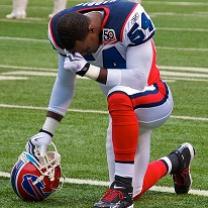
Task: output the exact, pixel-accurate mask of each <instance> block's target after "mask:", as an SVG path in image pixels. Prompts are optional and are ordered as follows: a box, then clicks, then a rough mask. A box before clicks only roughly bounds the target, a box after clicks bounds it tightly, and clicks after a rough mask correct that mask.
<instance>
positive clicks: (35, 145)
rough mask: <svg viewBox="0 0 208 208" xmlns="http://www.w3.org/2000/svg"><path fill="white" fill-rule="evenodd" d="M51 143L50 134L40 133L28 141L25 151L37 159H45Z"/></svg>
mask: <svg viewBox="0 0 208 208" xmlns="http://www.w3.org/2000/svg"><path fill="white" fill-rule="evenodd" d="M51 141H52V136H51V135H50V134H48V133H46V132H39V133H38V134H36V135H34V136H32V137H31V138H30V139H29V140H28V142H27V144H26V146H25V149H26V151H27V152H29V153H30V154H32V155H34V156H35V157H36V158H38V157H39V156H41V157H44V156H45V155H46V153H47V149H48V146H49V144H51Z"/></svg>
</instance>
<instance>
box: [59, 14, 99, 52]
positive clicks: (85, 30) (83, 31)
mask: <svg viewBox="0 0 208 208" xmlns="http://www.w3.org/2000/svg"><path fill="white" fill-rule="evenodd" d="M57 29H58V34H59V38H60V41H61V43H62V45H63V47H64V48H65V49H67V50H68V51H70V52H79V53H81V54H82V55H85V54H89V53H92V52H95V51H96V50H97V49H98V47H99V34H98V33H97V32H96V30H95V29H94V28H93V26H92V25H91V19H90V18H89V17H88V16H86V15H83V14H80V13H70V14H66V15H63V16H62V17H61V18H60V19H59V21H58V27H57Z"/></svg>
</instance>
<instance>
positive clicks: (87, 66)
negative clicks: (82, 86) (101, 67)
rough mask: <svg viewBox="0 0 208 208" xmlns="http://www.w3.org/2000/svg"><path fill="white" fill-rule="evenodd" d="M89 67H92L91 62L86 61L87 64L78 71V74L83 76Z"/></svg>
mask: <svg viewBox="0 0 208 208" xmlns="http://www.w3.org/2000/svg"><path fill="white" fill-rule="evenodd" d="M89 68H90V64H89V63H86V64H85V66H84V67H83V68H82V70H81V71H79V72H77V73H76V74H78V75H80V76H82V77H83V76H84V75H85V74H86V72H87V71H88V70H89Z"/></svg>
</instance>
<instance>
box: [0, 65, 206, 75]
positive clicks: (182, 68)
mask: <svg viewBox="0 0 208 208" xmlns="http://www.w3.org/2000/svg"><path fill="white" fill-rule="evenodd" d="M0 68H5V69H21V70H32V71H33V70H34V71H36V70H37V71H47V72H49V71H57V69H56V68H43V67H31V66H15V65H5V64H0ZM159 68H160V69H162V70H174V71H190V72H196V73H200V72H202V73H208V68H205V67H189V66H188V67H186V66H166V65H160V66H159Z"/></svg>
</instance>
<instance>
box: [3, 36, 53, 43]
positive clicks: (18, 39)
mask: <svg viewBox="0 0 208 208" xmlns="http://www.w3.org/2000/svg"><path fill="white" fill-rule="evenodd" d="M0 40H9V41H25V42H35V43H49V41H48V40H47V39H39V38H23V37H9V36H0Z"/></svg>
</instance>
